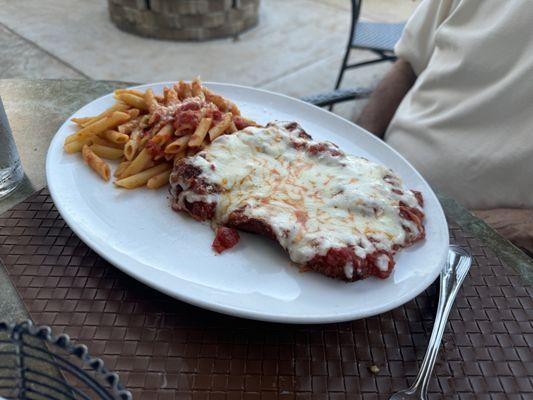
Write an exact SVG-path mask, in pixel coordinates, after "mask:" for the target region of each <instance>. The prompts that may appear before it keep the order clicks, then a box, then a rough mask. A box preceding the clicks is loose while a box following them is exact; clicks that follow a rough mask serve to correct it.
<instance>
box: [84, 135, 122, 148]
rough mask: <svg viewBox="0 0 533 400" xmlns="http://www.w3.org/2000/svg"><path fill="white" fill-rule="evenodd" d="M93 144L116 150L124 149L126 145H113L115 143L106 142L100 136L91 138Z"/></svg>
mask: <svg viewBox="0 0 533 400" xmlns="http://www.w3.org/2000/svg"><path fill="white" fill-rule="evenodd" d="M91 143H92V144H99V145H101V146H106V147H113V148H115V149H121V150H122V149H124V144H120V143H113V142H110V141H109V140H106V139H104V138H102V137H100V136H94V137H92V138H91Z"/></svg>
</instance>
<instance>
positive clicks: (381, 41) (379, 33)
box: [335, 0, 405, 90]
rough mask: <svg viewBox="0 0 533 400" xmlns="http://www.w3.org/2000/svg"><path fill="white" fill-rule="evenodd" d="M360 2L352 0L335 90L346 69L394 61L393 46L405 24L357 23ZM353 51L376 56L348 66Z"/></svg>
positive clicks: (359, 0) (339, 84) (360, 0)
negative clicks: (344, 47) (349, 21)
mask: <svg viewBox="0 0 533 400" xmlns="http://www.w3.org/2000/svg"><path fill="white" fill-rule="evenodd" d="M361 4H362V0H352V24H351V27H350V36H349V40H348V44H347V46H346V52H345V54H344V58H343V61H342V66H341V69H340V71H339V76H338V77H337V82H336V84H335V90H337V89H338V88H339V87H340V86H341V83H342V78H343V77H344V72H345V71H346V70H347V69H352V68H359V67H363V66H365V65H370V64H375V63H379V62H383V61H395V60H396V56H395V55H394V46H395V45H396V43H397V42H398V40H399V39H400V36H401V35H402V32H403V28H404V27H405V23H396V24H393V23H381V22H379V23H378V22H359V15H360V11H361ZM353 49H360V50H369V51H371V52H372V53H374V54H376V55H377V58H373V59H370V60H365V61H361V62H357V63H355V64H350V63H349V60H350V54H351V51H352V50H353Z"/></svg>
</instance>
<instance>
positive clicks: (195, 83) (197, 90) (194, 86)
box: [191, 78, 205, 100]
mask: <svg viewBox="0 0 533 400" xmlns="http://www.w3.org/2000/svg"><path fill="white" fill-rule="evenodd" d="M191 91H192V95H193V96H194V97H200V98H201V99H202V100H205V95H204V92H203V90H202V83H201V81H200V78H194V79H193V80H192V82H191Z"/></svg>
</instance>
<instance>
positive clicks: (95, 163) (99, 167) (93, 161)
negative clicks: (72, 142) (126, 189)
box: [81, 145, 111, 181]
mask: <svg viewBox="0 0 533 400" xmlns="http://www.w3.org/2000/svg"><path fill="white" fill-rule="evenodd" d="M81 154H82V156H83V160H84V161H85V162H86V163H87V165H89V167H91V168H92V169H93V170H94V171H96V173H97V174H98V175H100V176H101V177H102V179H104V180H105V181H108V180H109V178H110V175H111V172H110V170H109V166H108V165H107V164H106V163H105V162H104V160H102V159H101V158H100V157H98V156H97V155H96V154H95V153H94V152H93V151H92V150H91V148H90V147H89V146H88V145H84V146H83V148H82V150H81Z"/></svg>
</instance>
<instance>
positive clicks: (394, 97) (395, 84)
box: [356, 59, 416, 138]
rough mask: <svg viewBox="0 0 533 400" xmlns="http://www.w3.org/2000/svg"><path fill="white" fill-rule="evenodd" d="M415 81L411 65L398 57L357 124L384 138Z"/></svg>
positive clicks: (371, 97)
mask: <svg viewBox="0 0 533 400" xmlns="http://www.w3.org/2000/svg"><path fill="white" fill-rule="evenodd" d="M415 81H416V75H415V73H414V71H413V68H411V65H410V64H409V63H408V62H407V61H404V60H402V59H398V61H396V62H395V63H394V64H393V66H392V68H391V70H390V71H389V72H388V73H387V75H385V77H384V78H383V80H382V81H381V82H380V83H379V85H378V87H377V88H376V89H375V90H374V91H373V92H372V95H371V96H370V98H369V100H368V103H367V105H366V106H365V108H364V109H363V111H362V113H361V115H360V116H359V118H358V119H357V121H356V123H357V125H359V126H361V127H363V128H365V129H366V130H368V131H369V132H371V133H373V134H374V135H376V136H377V137H379V138H383V136H384V135H385V131H386V130H387V127H388V126H389V123H390V121H391V120H392V117H393V116H394V113H395V112H396V109H397V108H398V106H399V105H400V103H401V101H402V100H403V98H404V96H405V95H406V94H407V92H408V91H409V89H411V87H412V86H413V84H414V83H415Z"/></svg>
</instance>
